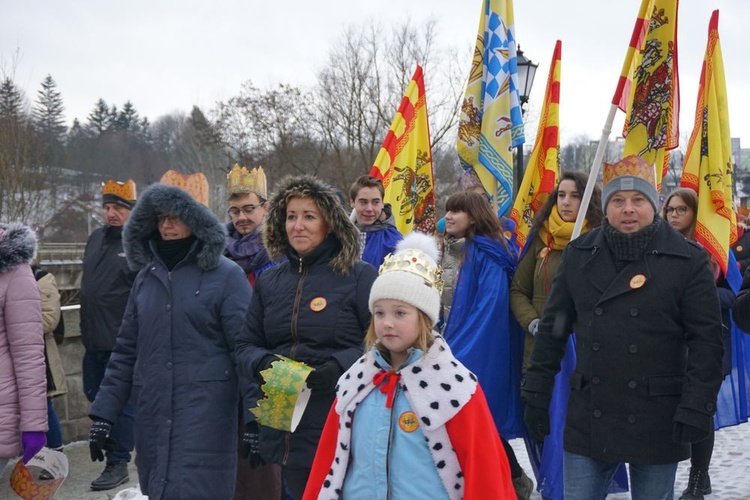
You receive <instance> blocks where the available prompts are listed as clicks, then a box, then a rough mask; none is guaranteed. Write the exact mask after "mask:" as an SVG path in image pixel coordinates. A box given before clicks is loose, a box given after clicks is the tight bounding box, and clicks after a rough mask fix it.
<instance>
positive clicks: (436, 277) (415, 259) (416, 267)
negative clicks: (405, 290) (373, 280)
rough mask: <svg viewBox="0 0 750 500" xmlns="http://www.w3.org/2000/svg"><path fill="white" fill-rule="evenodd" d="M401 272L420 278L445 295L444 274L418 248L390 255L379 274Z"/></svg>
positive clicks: (384, 261)
mask: <svg viewBox="0 0 750 500" xmlns="http://www.w3.org/2000/svg"><path fill="white" fill-rule="evenodd" d="M392 271H401V272H407V273H411V274H414V275H416V276H419V277H420V278H422V279H423V280H425V282H427V283H429V284H430V285H431V286H434V287H435V288H436V289H437V291H438V293H440V294H442V293H443V272H442V269H441V268H440V266H437V265H435V263H434V262H432V259H431V258H429V257H428V256H427V254H425V253H424V252H423V251H421V250H419V249H416V248H408V249H405V250H401V251H399V252H398V253H396V254H392V253H391V254H388V255H387V256H386V257H385V260H383V264H382V265H381V266H380V270H379V274H385V273H388V272H392Z"/></svg>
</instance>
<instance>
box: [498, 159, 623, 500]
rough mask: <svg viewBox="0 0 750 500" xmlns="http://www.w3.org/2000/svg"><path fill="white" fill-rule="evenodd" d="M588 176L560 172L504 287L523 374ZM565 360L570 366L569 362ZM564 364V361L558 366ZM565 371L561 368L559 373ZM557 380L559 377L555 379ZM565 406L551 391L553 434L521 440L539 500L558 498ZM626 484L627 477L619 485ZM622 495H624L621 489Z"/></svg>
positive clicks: (588, 225) (596, 199)
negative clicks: (520, 341) (520, 340)
mask: <svg viewBox="0 0 750 500" xmlns="http://www.w3.org/2000/svg"><path fill="white" fill-rule="evenodd" d="M587 181H588V176H587V175H586V174H585V173H583V172H563V173H562V175H561V176H560V182H559V184H558V185H557V187H556V188H555V190H554V191H552V193H550V195H549V198H547V201H546V202H545V203H544V205H542V208H541V209H539V212H537V214H536V217H535V218H534V223H533V224H532V226H531V231H530V233H529V237H528V240H527V241H528V243H527V246H526V248H525V252H524V253H523V256H522V257H521V261H520V262H519V263H518V268H517V269H516V273H515V275H513V281H512V282H511V285H510V308H511V310H512V311H513V315H514V316H515V317H516V319H517V320H518V323H519V324H520V325H521V327H522V328H523V330H524V332H525V333H526V334H525V342H524V353H523V368H522V370H523V371H526V368H528V366H529V364H530V362H529V358H530V357H531V351H532V350H533V348H534V335H536V330H537V325H538V324H539V318H540V317H541V316H542V311H543V310H544V306H545V305H546V304H547V297H548V296H549V292H550V289H551V288H552V280H553V279H554V278H555V273H556V272H557V266H558V264H559V263H560V258H561V257H562V251H563V250H564V249H565V246H566V245H567V244H568V243H569V242H570V237H571V236H572V235H573V226H574V225H575V222H576V217H577V216H578V209H579V207H580V206H581V198H582V196H583V191H584V189H585V188H586V182H587ZM601 205H602V202H601V190H600V189H599V187H598V186H595V187H594V192H593V193H592V196H591V202H590V203H589V207H588V210H587V211H586V220H585V221H584V223H583V230H582V233H585V232H587V231H589V230H591V229H593V228H595V227H597V226H599V225H601V223H602V217H603V215H602V207H601ZM566 360H567V361H568V362H570V359H569V356H566ZM564 363H565V361H564ZM563 368H565V366H564V367H563ZM558 376H560V377H562V376H563V374H562V373H560V374H558ZM567 386H568V384H567V380H566V381H565V382H564V383H559V384H556V387H561V388H567ZM566 406H567V391H566V390H565V389H562V390H560V391H557V392H556V394H555V397H554V404H553V406H552V407H551V408H550V424H551V426H552V427H554V431H553V432H551V433H550V435H549V436H547V438H546V439H545V441H544V445H543V446H539V445H538V444H537V443H534V442H533V440H531V439H526V449H527V450H528V452H529V458H530V459H531V462H532V468H533V469H534V474H535V476H536V480H537V484H539V485H540V488H539V491H540V492H541V494H542V498H544V499H545V500H559V499H562V498H563V478H562V427H563V424H564V419H565V408H566ZM618 473H620V475H618V476H617V479H618V480H619V481H616V483H617V485H616V486H615V489H614V490H612V492H614V491H623V488H622V487H620V486H619V483H620V482H621V481H622V477H621V474H622V473H621V472H620V471H618ZM624 481H625V483H624V484H627V477H625V479H624ZM625 491H626V489H625Z"/></svg>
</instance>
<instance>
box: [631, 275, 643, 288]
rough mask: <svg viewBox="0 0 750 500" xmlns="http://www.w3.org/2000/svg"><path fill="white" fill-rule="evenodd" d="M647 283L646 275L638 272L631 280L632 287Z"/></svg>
mask: <svg viewBox="0 0 750 500" xmlns="http://www.w3.org/2000/svg"><path fill="white" fill-rule="evenodd" d="M644 283H646V277H645V276H644V275H642V274H636V275H635V276H633V278H632V279H631V280H630V288H640V287H642V286H643V284H644Z"/></svg>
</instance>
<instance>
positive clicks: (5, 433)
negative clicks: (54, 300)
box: [0, 224, 47, 458]
mask: <svg viewBox="0 0 750 500" xmlns="http://www.w3.org/2000/svg"><path fill="white" fill-rule="evenodd" d="M35 251H36V238H35V237H34V234H33V233H32V232H31V230H30V229H29V228H28V227H26V226H23V225H20V224H11V225H8V226H0V458H11V457H15V456H17V455H19V454H20V453H21V432H30V431H39V432H46V431H47V380H46V373H45V367H44V336H43V335H42V309H41V305H40V298H39V288H38V287H37V284H36V280H35V279H34V274H33V273H32V272H31V267H30V265H29V264H30V263H31V261H32V259H33V257H34V253H35Z"/></svg>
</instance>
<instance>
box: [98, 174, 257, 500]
mask: <svg viewBox="0 0 750 500" xmlns="http://www.w3.org/2000/svg"><path fill="white" fill-rule="evenodd" d="M225 238H226V231H225V229H224V226H223V224H222V223H221V222H219V220H218V219H217V218H216V217H215V216H214V215H213V214H212V213H211V212H210V211H209V210H208V208H206V207H205V206H203V205H201V204H200V203H198V202H197V201H195V200H194V199H193V198H192V197H191V196H190V195H189V194H188V193H186V192H185V191H183V190H181V189H179V188H176V187H173V186H166V185H162V184H155V185H153V186H151V187H149V188H148V189H147V190H146V191H145V192H144V193H143V196H142V197H141V199H140V200H139V201H138V204H137V205H136V207H135V209H134V210H133V212H132V214H131V216H130V219H129V220H128V222H127V224H126V226H125V229H124V232H123V246H124V249H125V255H126V257H127V259H128V263H129V265H130V267H131V269H133V270H138V269H140V272H139V273H138V276H137V277H136V279H135V282H134V283H133V288H132V290H131V292H130V298H129V300H128V306H127V309H126V310H125V315H124V317H123V320H122V326H121V327H120V332H119V333H118V335H117V343H116V345H115V349H114V352H113V353H112V357H111V358H110V361H109V364H108V365H107V371H106V374H105V376H104V380H103V382H102V385H101V388H100V390H99V394H98V395H97V396H96V400H95V401H94V404H93V406H92V407H91V411H90V416H91V418H92V420H94V425H93V426H92V428H91V432H90V433H89V445H90V447H91V455H92V460H94V459H102V458H103V455H102V452H101V450H102V448H103V446H104V445H105V443H106V438H107V436H108V434H109V431H110V429H111V423H112V422H114V421H116V420H117V418H118V417H119V415H120V413H121V412H122V409H123V407H124V406H125V403H126V402H127V401H128V398H129V396H130V394H131V390H132V395H133V398H134V399H135V404H136V409H137V411H136V418H135V446H136V451H137V454H138V458H137V460H136V465H137V467H138V476H139V480H140V486H141V491H142V492H143V494H145V495H148V497H149V498H152V499H160V498H168V499H188V498H190V499H192V498H216V499H229V498H232V495H233V493H234V485H235V479H236V477H235V471H236V460H237V405H238V392H239V391H238V381H237V374H236V369H235V363H234V347H235V337H236V336H237V334H238V333H239V331H240V330H241V328H242V325H243V324H244V321H245V315H246V313H247V307H248V305H249V303H250V297H251V294H252V291H251V289H250V285H249V283H248V282H247V278H246V277H245V273H244V272H243V271H242V269H241V268H240V267H239V266H237V264H235V263H233V262H232V261H230V260H229V259H227V258H226V257H223V256H222V253H223V252H224V246H225Z"/></svg>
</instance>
